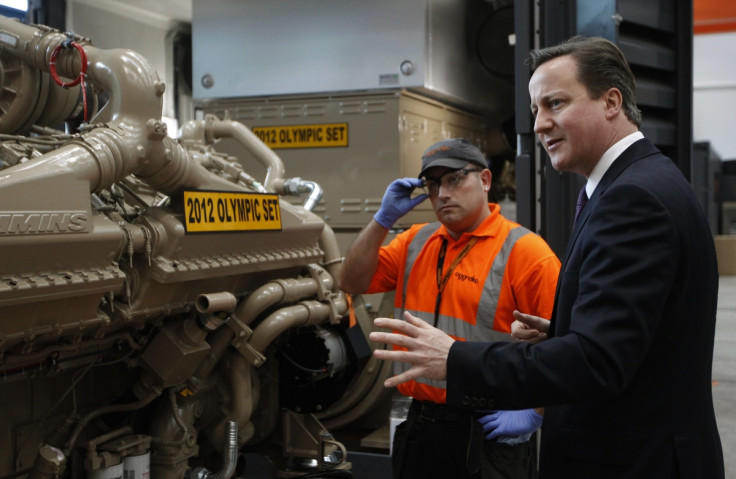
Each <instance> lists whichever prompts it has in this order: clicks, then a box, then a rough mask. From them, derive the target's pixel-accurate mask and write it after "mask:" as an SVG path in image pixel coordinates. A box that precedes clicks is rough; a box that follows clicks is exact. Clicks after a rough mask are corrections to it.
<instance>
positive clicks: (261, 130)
mask: <svg viewBox="0 0 736 479" xmlns="http://www.w3.org/2000/svg"><path fill="white" fill-rule="evenodd" d="M252 131H253V133H255V135H256V136H257V137H258V138H260V139H261V141H262V142H264V143H265V144H267V145H268V146H269V147H270V148H274V149H277V148H334V147H342V146H348V124H347V123H323V124H319V125H285V126H257V127H254V128H253V129H252Z"/></svg>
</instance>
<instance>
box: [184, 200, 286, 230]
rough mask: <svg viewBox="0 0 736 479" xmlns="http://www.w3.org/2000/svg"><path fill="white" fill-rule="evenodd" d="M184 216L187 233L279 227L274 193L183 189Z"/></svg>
mask: <svg viewBox="0 0 736 479" xmlns="http://www.w3.org/2000/svg"><path fill="white" fill-rule="evenodd" d="M184 215H185V225H186V229H187V232H188V233H202V232H214V231H264V230H270V231H274V230H276V231H278V230H281V208H280V206H279V197H278V195H274V194H264V193H235V192H216V191H185V192H184Z"/></svg>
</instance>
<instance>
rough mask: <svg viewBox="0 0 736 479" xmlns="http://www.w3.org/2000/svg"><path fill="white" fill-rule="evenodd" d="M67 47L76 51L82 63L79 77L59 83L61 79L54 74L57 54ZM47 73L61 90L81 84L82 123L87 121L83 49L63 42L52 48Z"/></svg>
mask: <svg viewBox="0 0 736 479" xmlns="http://www.w3.org/2000/svg"><path fill="white" fill-rule="evenodd" d="M68 46H72V47H74V48H76V49H77V51H78V52H79V57H80V60H81V62H82V65H81V68H80V71H79V75H77V78H75V79H74V80H72V81H69V82H66V83H65V82H63V81H61V78H59V75H58V73H56V57H57V56H58V55H59V52H60V51H61V50H62V49H64V48H67V47H68ZM49 72H51V78H53V79H54V81H55V82H56V83H57V84H58V85H59V86H61V87H62V88H69V87H72V86H75V85H78V84H79V83H80V82H81V83H82V104H83V106H84V121H85V122H86V121H87V90H86V88H85V87H84V79H85V78H86V77H87V54H86V53H84V49H83V48H82V46H81V45H80V44H79V43H77V42H68V43H67V42H64V43H62V44H61V45H59V46H58V47H56V48H54V51H53V52H51V58H50V59H49Z"/></svg>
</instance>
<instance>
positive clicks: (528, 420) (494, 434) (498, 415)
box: [478, 409, 543, 439]
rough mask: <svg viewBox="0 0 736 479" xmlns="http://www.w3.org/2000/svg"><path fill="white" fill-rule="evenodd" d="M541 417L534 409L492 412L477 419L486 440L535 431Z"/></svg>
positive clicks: (540, 421)
mask: <svg viewBox="0 0 736 479" xmlns="http://www.w3.org/2000/svg"><path fill="white" fill-rule="evenodd" d="M542 419H543V417H542V416H540V415H539V414H537V412H536V411H535V410H534V409H522V410H520V411H493V412H491V413H490V414H487V415H485V416H483V417H481V418H479V419H478V422H480V424H481V425H482V426H483V434H484V435H485V438H486V439H496V438H501V439H502V438H504V437H510V436H521V435H524V434H529V433H531V432H534V431H536V430H537V428H538V427H539V426H541V425H542Z"/></svg>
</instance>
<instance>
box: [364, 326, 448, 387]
mask: <svg viewBox="0 0 736 479" xmlns="http://www.w3.org/2000/svg"><path fill="white" fill-rule="evenodd" d="M404 319H405V320H406V321H401V320H400V319H389V318H376V320H375V321H374V322H373V324H375V325H376V326H377V327H379V328H387V329H391V330H394V331H398V332H399V333H402V334H397V333H382V332H377V331H374V332H372V333H371V334H370V340H371V341H375V342H377V343H384V344H388V345H396V346H401V347H403V348H406V349H407V350H406V351H394V350H391V349H376V350H375V351H373V356H375V357H376V358H378V359H388V360H390V361H403V362H407V363H410V364H411V368H410V369H409V370H408V371H404V372H403V373H401V374H399V375H397V376H393V377H390V378H388V379H387V380H386V381H385V382H384V383H383V384H384V386H386V387H387V388H390V387H394V386H396V385H397V384H401V383H404V382H406V381H410V380H412V379H417V378H419V377H423V378H428V379H436V380H438V381H444V380H445V379H446V378H447V355H448V353H449V352H450V346H452V343H454V342H455V340H454V339H452V338H451V337H450V336H448V335H446V334H445V333H443V332H442V331H441V330H439V329H437V328H434V327H432V326H430V325H429V324H427V323H425V322H424V321H422V320H421V319H419V318H417V317H415V316H412V315H411V314H409V313H408V312H405V313H404Z"/></svg>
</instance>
